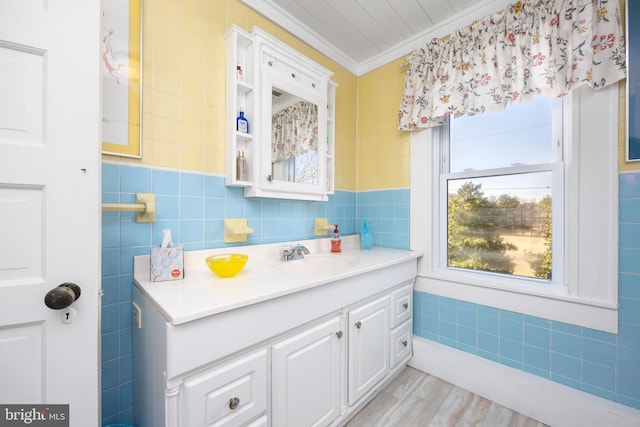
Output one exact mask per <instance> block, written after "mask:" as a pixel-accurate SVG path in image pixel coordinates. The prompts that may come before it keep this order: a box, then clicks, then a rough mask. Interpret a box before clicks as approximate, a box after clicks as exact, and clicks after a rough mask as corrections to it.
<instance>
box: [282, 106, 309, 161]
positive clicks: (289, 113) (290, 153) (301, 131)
mask: <svg viewBox="0 0 640 427" xmlns="http://www.w3.org/2000/svg"><path fill="white" fill-rule="evenodd" d="M309 150H314V151H317V150H318V106H317V105H315V104H312V103H311V102H307V101H300V102H298V103H296V104H293V105H292V106H290V107H287V108H284V109H282V110H280V111H278V112H277V113H275V114H273V115H272V116H271V160H272V161H274V162H277V161H279V160H286V159H288V158H290V157H296V156H301V155H303V154H304V153H306V152H307V151H309Z"/></svg>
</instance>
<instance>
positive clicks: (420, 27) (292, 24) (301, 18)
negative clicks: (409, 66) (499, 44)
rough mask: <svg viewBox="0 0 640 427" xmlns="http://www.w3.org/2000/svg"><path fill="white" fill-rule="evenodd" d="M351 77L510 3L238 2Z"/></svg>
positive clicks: (447, 0)
mask: <svg viewBox="0 0 640 427" xmlns="http://www.w3.org/2000/svg"><path fill="white" fill-rule="evenodd" d="M241 1H242V2H243V3H245V4H247V5H248V6H250V7H251V8H253V9H255V10H256V11H257V12H259V13H260V14H262V15H263V16H265V17H266V18H268V19H270V20H271V21H273V22H275V23H276V24H278V25H280V26H281V27H283V28H285V29H287V30H288V31H289V32H291V33H292V34H293V35H295V36H296V37H298V38H300V39H301V40H303V41H305V42H306V43H307V44H309V45H311V46H312V47H314V48H316V49H317V50H319V51H320V52H322V53H323V54H325V55H326V56H328V57H329V58H331V59H333V60H334V61H335V62H337V63H338V64H340V65H342V66H343V67H345V68H346V69H348V70H349V71H351V72H352V73H354V74H355V75H362V74H365V73H367V72H369V71H371V70H373V69H375V68H377V67H380V66H381V65H384V64H387V63H389V62H390V61H393V60H395V59H398V58H400V57H402V56H405V55H407V54H409V53H410V52H412V51H413V50H415V49H417V48H419V47H421V46H422V45H424V44H425V43H427V42H428V41H429V40H431V39H432V38H433V37H442V36H445V35H447V34H449V33H451V32H453V31H454V30H456V29H458V28H460V27H463V26H465V25H467V24H470V23H471V22H472V21H473V20H474V19H477V18H481V17H483V16H486V15H489V14H492V13H495V12H499V11H501V10H503V9H505V8H506V7H507V5H508V4H509V3H512V2H513V1H514V0H510V1H509V0H482V1H480V0H241Z"/></svg>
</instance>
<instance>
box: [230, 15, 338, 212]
mask: <svg viewBox="0 0 640 427" xmlns="http://www.w3.org/2000/svg"><path fill="white" fill-rule="evenodd" d="M226 39H227V106H226V108H227V135H226V136H227V147H226V149H227V158H226V170H227V174H226V184H227V185H228V186H239V187H244V194H245V197H271V198H284V199H297V200H327V198H328V195H329V194H332V193H333V191H334V184H333V180H334V165H335V156H334V147H335V142H334V138H335V91H336V87H337V85H336V84H335V83H334V82H332V81H331V80H330V77H331V75H332V72H331V71H329V70H327V69H326V68H324V67H322V66H321V65H319V64H317V63H315V62H314V61H312V60H310V59H309V58H306V57H305V56H304V55H302V54H301V53H299V52H297V51H296V50H294V49H292V48H291V47H289V46H287V45H286V44H284V43H282V42H281V41H279V40H278V39H276V38H274V37H272V36H271V35H269V34H268V33H266V32H264V31H262V30H261V29H259V28H257V27H254V28H253V29H252V30H251V32H250V33H248V32H245V31H244V30H242V29H240V28H238V27H236V26H231V28H229V30H228V31H227V33H226ZM241 110H242V111H243V114H244V116H245V117H246V119H247V120H248V122H249V127H248V130H247V131H246V132H244V131H239V130H238V127H237V126H236V118H237V116H238V114H239V112H240V111H241Z"/></svg>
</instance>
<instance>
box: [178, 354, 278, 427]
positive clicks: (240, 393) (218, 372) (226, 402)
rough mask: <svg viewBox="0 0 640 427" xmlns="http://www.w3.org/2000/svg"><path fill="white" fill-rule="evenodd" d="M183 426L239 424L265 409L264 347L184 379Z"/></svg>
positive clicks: (265, 360) (265, 374)
mask: <svg viewBox="0 0 640 427" xmlns="http://www.w3.org/2000/svg"><path fill="white" fill-rule="evenodd" d="M183 396H184V397H183V401H182V402H183V408H184V416H183V420H184V424H183V425H184V426H188V427H199V426H203V427H204V426H217V427H223V426H224V427H231V426H242V425H246V423H247V422H248V421H250V420H252V419H254V418H255V417H257V416H259V415H261V414H264V413H265V412H266V409H267V350H266V349H260V350H258V351H255V352H253V353H250V354H248V355H244V356H239V357H237V358H235V359H232V360H231V361H229V362H227V363H224V364H222V365H217V366H214V367H213V368H211V369H209V370H207V371H204V372H200V373H197V374H194V375H193V376H191V377H189V378H187V379H185V381H184V394H183Z"/></svg>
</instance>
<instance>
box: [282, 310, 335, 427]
mask: <svg viewBox="0 0 640 427" xmlns="http://www.w3.org/2000/svg"><path fill="white" fill-rule="evenodd" d="M345 340H346V336H344V334H343V331H342V326H341V321H340V317H339V316H337V317H334V318H333V319H331V320H328V321H326V322H324V323H322V324H320V325H317V326H314V327H311V328H309V329H305V330H303V331H302V332H300V333H298V334H296V335H294V336H292V337H290V338H287V339H285V340H284V341H280V342H279V343H276V344H275V345H274V346H273V361H272V366H273V367H272V369H273V371H272V380H271V381H272V383H273V387H272V391H273V394H272V400H273V403H272V413H271V416H272V419H271V424H272V425H273V426H278V427H298V426H308V427H311V426H314V427H319V426H327V425H329V424H331V422H332V421H333V420H335V419H336V418H337V417H338V416H339V415H340V406H341V405H340V402H341V396H342V393H341V390H342V386H341V385H342V381H340V379H341V375H342V370H341V366H342V363H341V353H342V351H341V348H342V345H343V344H342V343H343V342H344V341H345Z"/></svg>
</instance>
